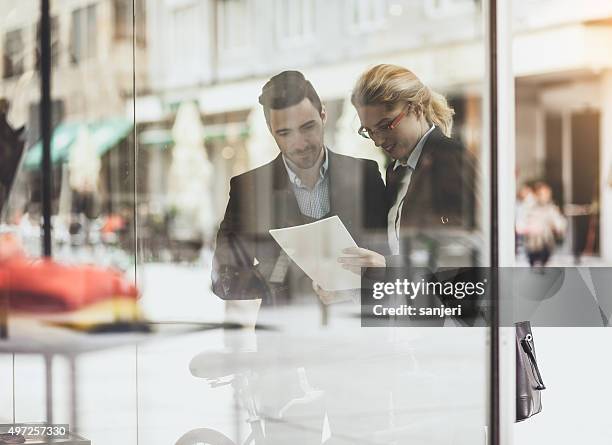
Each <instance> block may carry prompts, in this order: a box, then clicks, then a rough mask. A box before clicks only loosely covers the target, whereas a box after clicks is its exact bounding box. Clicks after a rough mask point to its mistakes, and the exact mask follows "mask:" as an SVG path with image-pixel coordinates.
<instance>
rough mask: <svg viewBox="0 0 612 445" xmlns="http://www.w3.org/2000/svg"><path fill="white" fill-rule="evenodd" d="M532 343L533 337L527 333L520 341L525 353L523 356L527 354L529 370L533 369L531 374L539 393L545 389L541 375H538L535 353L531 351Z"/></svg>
mask: <svg viewBox="0 0 612 445" xmlns="http://www.w3.org/2000/svg"><path fill="white" fill-rule="evenodd" d="M532 341H533V336H532V335H531V333H529V334H527V335H526V336H525V337H524V338H523V339H522V340H521V346H522V348H523V351H525V354H527V357H528V358H529V363H530V365H531V369H533V373H534V376H535V378H536V384H537V387H536V388H535V389H537V390H540V391H541V390H543V389H546V386H545V385H544V381H543V380H542V375H541V374H540V369H539V368H538V363H537V362H536V358H535V351H534V349H533V343H532Z"/></svg>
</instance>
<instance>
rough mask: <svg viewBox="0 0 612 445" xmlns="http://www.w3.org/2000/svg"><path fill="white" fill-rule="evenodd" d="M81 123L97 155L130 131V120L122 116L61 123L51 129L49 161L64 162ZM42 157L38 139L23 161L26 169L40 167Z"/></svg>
mask: <svg viewBox="0 0 612 445" xmlns="http://www.w3.org/2000/svg"><path fill="white" fill-rule="evenodd" d="M82 125H87V128H88V130H89V132H90V134H91V140H92V142H93V144H95V146H96V150H97V152H98V156H102V155H103V154H104V153H106V152H107V151H108V150H110V149H111V148H113V147H114V146H115V145H117V144H118V143H119V142H121V141H122V140H123V139H125V137H126V136H127V135H128V134H129V133H130V131H132V128H133V127H134V124H133V123H132V121H129V120H127V119H123V118H113V119H106V120H103V121H99V122H93V123H90V124H84V123H81V122H71V123H63V124H60V125H58V126H57V127H56V128H55V130H54V131H53V137H52V138H51V162H53V163H58V162H66V161H67V160H68V157H69V156H70V147H71V146H72V144H73V143H74V141H75V140H76V138H77V135H78V133H79V129H80V128H81V126H82ZM41 159H42V142H41V141H38V142H37V143H36V144H34V146H32V147H31V148H30V149H29V150H28V153H27V154H26V158H25V161H24V165H25V167H26V168H28V169H35V168H39V167H40V162H41Z"/></svg>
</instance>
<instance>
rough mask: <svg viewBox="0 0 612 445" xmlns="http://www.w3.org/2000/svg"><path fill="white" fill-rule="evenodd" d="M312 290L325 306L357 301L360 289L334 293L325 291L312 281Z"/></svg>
mask: <svg viewBox="0 0 612 445" xmlns="http://www.w3.org/2000/svg"><path fill="white" fill-rule="evenodd" d="M312 288H313V290H314V291H315V293H316V294H317V295H318V296H319V300H321V302H322V303H323V304H324V305H326V306H327V305H330V304H333V303H341V302H343V301H353V302H358V301H359V296H360V289H347V290H336V291H331V290H325V289H323V288H322V287H321V286H319V285H318V284H317V283H315V282H314V281H313V282H312Z"/></svg>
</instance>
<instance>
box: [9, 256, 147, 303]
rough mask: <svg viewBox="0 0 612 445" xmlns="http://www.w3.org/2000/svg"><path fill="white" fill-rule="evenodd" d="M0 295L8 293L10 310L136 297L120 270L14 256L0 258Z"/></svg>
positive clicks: (132, 287) (132, 285)
mask: <svg viewBox="0 0 612 445" xmlns="http://www.w3.org/2000/svg"><path fill="white" fill-rule="evenodd" d="M0 295H5V296H8V297H9V299H10V308H11V309H12V310H17V311H24V312H39V313H52V312H64V311H72V310H76V309H80V308H83V307H86V306H88V305H90V304H93V303H99V302H102V301H105V300H110V299H131V300H135V299H136V298H137V297H138V290H137V289H136V286H134V284H132V283H130V282H128V281H127V280H126V279H125V278H123V276H122V275H121V273H120V272H119V271H115V270H110V269H102V268H100V267H96V266H89V265H85V266H84V265H79V266H67V265H63V264H59V263H57V262H55V261H53V260H49V259H40V260H32V259H28V258H25V257H21V256H15V257H12V258H9V259H5V260H4V261H0Z"/></svg>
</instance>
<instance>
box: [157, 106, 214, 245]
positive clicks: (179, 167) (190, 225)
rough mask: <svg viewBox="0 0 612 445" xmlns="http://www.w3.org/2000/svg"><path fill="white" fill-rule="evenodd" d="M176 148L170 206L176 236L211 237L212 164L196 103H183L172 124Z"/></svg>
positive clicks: (171, 177) (190, 237)
mask: <svg viewBox="0 0 612 445" xmlns="http://www.w3.org/2000/svg"><path fill="white" fill-rule="evenodd" d="M172 137H173V138H174V148H173V150H172V163H171V165H170V172H169V177H168V205H169V207H170V208H171V209H172V211H173V212H174V213H175V219H174V228H173V231H174V234H173V235H174V237H175V239H183V240H192V239H196V238H202V237H203V238H204V239H207V238H209V237H210V236H211V235H212V231H213V229H214V224H215V218H214V210H213V205H212V196H211V191H210V183H211V178H212V170H213V167H212V164H211V163H210V161H209V160H208V155H207V153H206V148H205V147H204V128H203V125H202V122H201V120H200V113H199V110H198V108H197V106H196V104H194V103H192V102H184V103H182V104H181V105H180V106H179V109H178V112H177V114H176V120H175V121H174V126H173V127H172Z"/></svg>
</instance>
